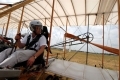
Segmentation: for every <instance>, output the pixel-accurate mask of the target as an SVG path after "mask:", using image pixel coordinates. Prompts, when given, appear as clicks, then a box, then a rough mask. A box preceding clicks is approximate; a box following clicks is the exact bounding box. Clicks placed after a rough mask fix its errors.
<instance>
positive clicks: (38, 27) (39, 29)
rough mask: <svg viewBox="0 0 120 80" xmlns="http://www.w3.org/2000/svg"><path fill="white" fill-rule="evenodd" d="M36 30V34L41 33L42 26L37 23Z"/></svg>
mask: <svg viewBox="0 0 120 80" xmlns="http://www.w3.org/2000/svg"><path fill="white" fill-rule="evenodd" d="M35 32H36V34H40V33H41V27H40V26H38V25H36V27H35Z"/></svg>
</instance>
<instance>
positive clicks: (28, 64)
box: [27, 56, 35, 66]
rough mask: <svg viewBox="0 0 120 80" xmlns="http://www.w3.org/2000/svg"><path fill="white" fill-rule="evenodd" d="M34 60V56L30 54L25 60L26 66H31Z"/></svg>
mask: <svg viewBox="0 0 120 80" xmlns="http://www.w3.org/2000/svg"><path fill="white" fill-rule="evenodd" d="M34 62H35V57H34V56H32V57H30V58H29V59H28V61H27V66H32V64H33V63H34Z"/></svg>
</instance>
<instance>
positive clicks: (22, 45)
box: [16, 40, 25, 48]
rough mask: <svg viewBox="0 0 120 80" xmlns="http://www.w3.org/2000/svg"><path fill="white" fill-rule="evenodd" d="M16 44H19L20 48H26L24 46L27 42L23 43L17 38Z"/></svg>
mask: <svg viewBox="0 0 120 80" xmlns="http://www.w3.org/2000/svg"><path fill="white" fill-rule="evenodd" d="M16 45H17V46H18V47H19V48H24V47H25V44H23V43H21V41H20V40H17V41H16Z"/></svg>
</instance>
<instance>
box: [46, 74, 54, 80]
mask: <svg viewBox="0 0 120 80" xmlns="http://www.w3.org/2000/svg"><path fill="white" fill-rule="evenodd" d="M45 80H53V76H52V75H49V76H48V77H47V78H46V79H45Z"/></svg>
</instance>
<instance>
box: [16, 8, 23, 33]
mask: <svg viewBox="0 0 120 80" xmlns="http://www.w3.org/2000/svg"><path fill="white" fill-rule="evenodd" d="M23 12H24V6H23V9H22V13H21V18H20V22H19V25H18V30H17V33H20V28H21V23H22V18H23Z"/></svg>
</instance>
